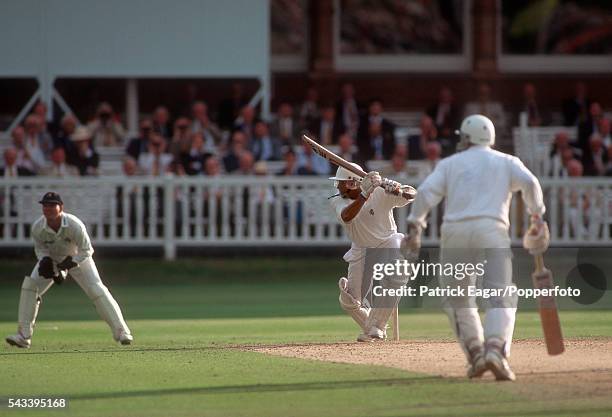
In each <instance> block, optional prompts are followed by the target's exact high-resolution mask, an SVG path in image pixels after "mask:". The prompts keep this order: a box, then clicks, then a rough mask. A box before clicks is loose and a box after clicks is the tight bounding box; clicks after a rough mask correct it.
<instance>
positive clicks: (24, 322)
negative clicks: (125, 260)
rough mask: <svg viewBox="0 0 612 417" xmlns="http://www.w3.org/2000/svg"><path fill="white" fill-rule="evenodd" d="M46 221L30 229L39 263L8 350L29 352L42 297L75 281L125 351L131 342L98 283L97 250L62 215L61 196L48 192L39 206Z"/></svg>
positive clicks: (79, 225)
mask: <svg viewBox="0 0 612 417" xmlns="http://www.w3.org/2000/svg"><path fill="white" fill-rule="evenodd" d="M39 203H40V204H42V212H43V215H42V216H41V217H40V218H39V219H38V220H36V221H35V222H34V224H33V225H32V238H33V239H34V251H35V253H36V257H37V258H38V262H37V263H36V266H35V267H34V270H33V271H32V273H31V274H30V276H26V277H25V279H24V280H23V284H22V286H21V297H20V299H19V312H18V322H19V323H18V327H17V334H14V335H11V336H8V337H7V338H6V341H7V343H8V344H10V345H13V346H17V347H20V348H29V347H30V346H31V344H32V333H33V332H34V324H35V322H36V316H37V314H38V308H39V306H40V303H41V301H42V296H43V295H44V294H45V292H47V290H48V289H49V288H50V287H51V285H53V283H56V284H61V283H62V282H63V281H64V280H65V278H66V276H67V275H68V274H70V276H71V277H72V278H74V280H75V281H76V282H77V283H78V284H79V286H80V287H81V288H82V289H83V291H85V294H87V296H88V297H89V299H90V300H91V301H93V303H94V305H95V306H96V310H97V311H98V314H99V315H100V317H102V319H104V321H106V323H108V325H109V326H110V328H111V330H112V332H113V338H114V339H115V340H116V341H117V342H119V343H121V344H122V345H129V344H131V343H132V341H133V337H132V335H131V333H130V329H129V328H128V326H127V324H126V323H125V320H124V319H123V315H122V314H121V309H120V308H119V305H118V304H117V302H116V301H115V299H114V298H113V296H112V295H111V293H110V292H109V291H108V289H107V288H106V286H105V285H104V284H103V283H102V281H101V280H100V275H99V274H98V270H97V268H96V264H95V263H94V261H93V259H92V257H91V256H92V254H93V252H94V251H93V248H92V246H91V242H90V240H89V235H88V234H87V230H86V229H85V225H84V224H83V222H81V220H79V219H78V218H77V217H76V216H74V215H72V214H68V213H65V212H64V203H63V202H62V199H61V197H60V196H59V194H56V193H53V192H48V193H46V194H45V195H44V196H43V198H42V200H41V201H40V202H39Z"/></svg>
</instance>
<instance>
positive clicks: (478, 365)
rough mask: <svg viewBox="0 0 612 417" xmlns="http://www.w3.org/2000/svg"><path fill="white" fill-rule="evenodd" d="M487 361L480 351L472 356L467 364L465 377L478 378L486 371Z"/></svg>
mask: <svg viewBox="0 0 612 417" xmlns="http://www.w3.org/2000/svg"><path fill="white" fill-rule="evenodd" d="M487 369H488V368H487V363H486V361H485V355H484V354H483V353H482V352H481V353H478V354H476V355H475V356H474V359H472V363H470V364H469V365H468V370H467V377H468V378H470V379H472V378H480V377H481V376H482V375H483V374H484V373H485V372H487Z"/></svg>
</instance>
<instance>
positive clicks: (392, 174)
mask: <svg viewBox="0 0 612 417" xmlns="http://www.w3.org/2000/svg"><path fill="white" fill-rule="evenodd" d="M407 170H408V163H407V162H406V158H405V157H404V155H402V154H401V153H399V152H396V153H394V154H393V156H391V161H390V162H389V164H388V165H386V166H385V167H383V168H382V169H381V170H380V175H382V176H383V177H387V178H392V179H397V178H400V179H401V178H406V177H407V176H408V173H407ZM400 182H401V181H400Z"/></svg>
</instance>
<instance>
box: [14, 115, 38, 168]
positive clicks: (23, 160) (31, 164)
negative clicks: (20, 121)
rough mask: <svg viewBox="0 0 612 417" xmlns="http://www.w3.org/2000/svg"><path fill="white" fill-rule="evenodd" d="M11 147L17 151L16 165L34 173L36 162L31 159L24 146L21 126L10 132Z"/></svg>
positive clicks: (23, 134)
mask: <svg viewBox="0 0 612 417" xmlns="http://www.w3.org/2000/svg"><path fill="white" fill-rule="evenodd" d="M11 140H12V144H13V149H15V151H16V152H17V166H18V167H21V168H25V169H26V170H28V171H29V172H32V173H36V171H37V170H38V165H37V163H36V162H35V161H34V160H33V159H32V157H31V155H30V152H29V151H28V149H27V148H26V146H25V131H24V130H23V127H21V126H17V127H15V129H13V131H12V132H11Z"/></svg>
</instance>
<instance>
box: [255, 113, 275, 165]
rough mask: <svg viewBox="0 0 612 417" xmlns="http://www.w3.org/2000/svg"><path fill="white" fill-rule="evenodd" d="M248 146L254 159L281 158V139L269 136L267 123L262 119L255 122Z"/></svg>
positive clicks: (270, 159) (268, 159)
mask: <svg viewBox="0 0 612 417" xmlns="http://www.w3.org/2000/svg"><path fill="white" fill-rule="evenodd" d="M250 148H251V152H252V153H253V156H254V157H255V160H256V161H280V160H281V158H282V144H281V141H280V140H278V139H277V138H275V137H270V133H269V129H268V124H267V123H266V122H264V121H263V120H258V121H257V122H255V130H254V135H253V139H252V140H251V146H250Z"/></svg>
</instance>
